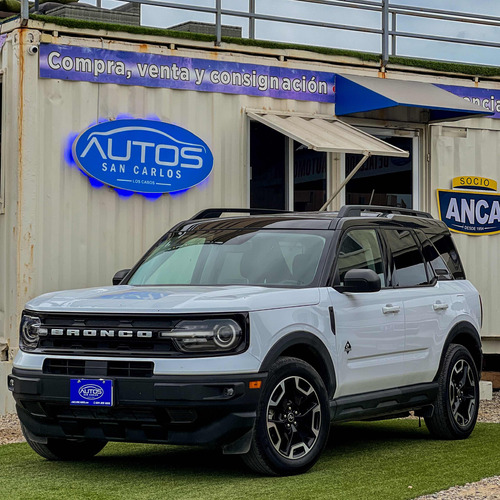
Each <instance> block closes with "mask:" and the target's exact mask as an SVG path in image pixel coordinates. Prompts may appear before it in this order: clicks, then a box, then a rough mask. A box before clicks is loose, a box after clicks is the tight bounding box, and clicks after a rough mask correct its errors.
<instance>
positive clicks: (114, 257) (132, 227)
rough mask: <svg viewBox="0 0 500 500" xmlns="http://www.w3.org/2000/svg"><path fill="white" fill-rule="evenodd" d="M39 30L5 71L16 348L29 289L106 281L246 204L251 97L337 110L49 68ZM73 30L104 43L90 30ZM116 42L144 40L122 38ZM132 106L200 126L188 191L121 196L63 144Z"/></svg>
mask: <svg viewBox="0 0 500 500" xmlns="http://www.w3.org/2000/svg"><path fill="white" fill-rule="evenodd" d="M31 35H33V39H31V41H30V42H29V43H32V42H33V41H35V42H36V41H37V39H38V37H39V34H38V33H37V32H34V31H31V32H29V31H28V30H25V31H24V33H23V35H22V36H21V37H20V41H21V44H22V45H21V46H19V45H17V46H16V47H14V48H12V47H9V48H8V49H7V50H8V51H10V52H8V53H9V54H10V55H9V57H10V59H9V61H8V63H7V65H8V69H7V73H6V74H8V75H11V77H12V81H11V82H10V83H9V91H8V99H7V101H8V102H9V103H10V104H9V106H10V107H9V109H10V113H11V114H13V118H12V120H11V121H10V122H9V125H12V127H10V126H9V134H7V136H4V141H5V142H7V143H8V144H16V145H17V144H18V137H19V135H21V140H20V142H19V145H20V147H19V157H18V148H17V147H9V151H10V152H9V157H8V161H6V165H7V168H8V172H7V178H8V180H7V183H8V184H7V185H8V191H9V197H8V199H7V200H6V201H7V202H6V213H5V215H0V240H1V241H0V248H1V250H2V254H3V255H5V256H6V257H7V258H5V259H4V258H2V260H1V262H0V266H2V267H1V269H2V271H3V272H2V280H0V321H1V322H0V328H2V332H1V333H0V335H3V338H4V339H5V341H8V342H9V343H10V345H11V347H12V348H13V351H15V350H16V347H17V336H18V322H19V316H20V313H21V311H22V309H23V307H24V304H25V303H26V302H27V301H28V300H29V299H31V298H33V297H35V296H37V295H40V294H42V293H46V292H50V291H55V290H63V289H72V288H82V287H90V286H100V285H109V284H110V283H111V278H112V276H113V275H114V273H115V272H116V271H118V270H120V269H123V268H129V267H131V266H132V265H133V264H134V263H135V262H136V261H137V260H138V259H139V257H140V256H141V255H142V254H144V252H145V251H146V250H147V249H148V248H149V247H150V246H151V245H152V244H153V243H154V242H155V241H156V240H157V239H158V238H159V237H160V236H161V235H162V234H164V233H165V232H166V231H167V230H168V229H169V228H170V227H172V226H173V225H174V224H175V223H177V222H179V221H181V220H183V219H186V218H189V217H190V216H191V215H193V214H195V213H197V212H198V211H200V210H201V209H203V208H207V207H211V206H216V207H245V206H248V203H249V185H248V179H249V165H248V118H247V116H246V113H245V112H244V109H245V108H246V107H251V108H266V107H267V108H272V109H276V110H283V111H300V112H303V113H322V114H325V113H329V114H331V115H333V105H330V104H319V103H313V102H298V103H297V102H294V101H286V100H274V99H269V98H256V97H250V96H238V95H228V94H212V93H206V92H204V93H202V92H193V91H182V90H169V89H156V88H144V87H138V86H121V85H112V84H94V83H87V82H68V81H61V80H52V79H40V78H39V77H38V58H37V57H33V56H30V55H28V54H27V47H28V43H27V39H26V37H28V36H31ZM72 41H73V42H76V43H78V44H79V45H82V46H85V45H94V46H95V44H96V40H92V39H80V40H75V39H73V40H72ZM99 43H101V42H99ZM112 48H114V49H117V50H123V49H128V50H130V49H131V48H134V50H137V51H139V49H140V47H139V46H136V47H131V46H130V45H129V44H125V43H119V42H113V43H112ZM141 49H142V50H144V46H142V47H141ZM5 51H6V49H4V53H6V52H5ZM20 54H22V57H19V55H20ZM4 63H5V57H4ZM21 69H22V76H23V78H22V80H19V78H20V75H21ZM18 106H19V107H18ZM125 115H127V116H128V117H130V116H131V117H134V118H150V117H156V118H158V119H160V120H162V121H165V122H169V123H173V124H176V125H178V126H180V127H183V128H186V129H188V130H189V131H191V132H193V133H194V134H196V135H197V136H199V137H200V138H201V139H202V140H203V141H205V142H206V143H207V144H208V146H209V147H210V149H211V150H212V153H213V156H214V168H213V172H212V174H211V175H210V177H209V178H208V180H207V181H205V182H203V183H202V184H200V185H199V186H197V187H194V188H192V189H190V190H189V191H187V192H185V193H184V194H182V195H178V196H170V195H168V194H166V195H163V196H161V197H160V198H159V199H157V200H155V201H152V200H150V199H146V198H145V197H143V196H141V195H137V194H135V195H133V196H131V197H129V198H122V197H120V196H119V195H118V194H117V193H116V191H115V190H113V189H112V188H109V187H106V186H105V187H101V188H100V189H95V188H93V187H92V186H91V185H90V183H89V180H88V179H87V178H86V177H85V176H84V175H83V174H82V173H81V172H80V171H79V170H78V169H77V168H76V167H75V166H71V165H69V164H68V162H67V160H66V155H65V151H66V150H67V148H68V147H69V146H70V145H71V141H72V139H74V137H75V136H76V135H77V134H79V133H81V132H82V131H84V130H85V129H86V128H88V127H89V126H90V125H92V124H94V123H96V122H97V121H98V120H100V119H104V120H108V119H116V118H120V117H121V116H123V117H125ZM14 117H15V118H14ZM16 120H19V122H20V126H19V127H20V128H19V133H17V132H16V131H17V127H16V126H15V125H14V124H16V123H17V122H16ZM18 191H19V193H20V200H19V204H18V203H17V199H16V193H17V192H18ZM6 366H7V364H5V363H4V364H3V369H4V371H5V370H7V371H9V369H10V368H9V367H10V363H9V367H7V368H8V369H7V368H5V367H6ZM0 380H1V379H0ZM5 401H8V402H9V404H10V403H11V398H10V396H9V395H8V393H7V391H6V388H5V386H4V385H3V384H2V386H1V387H0V413H2V412H3V411H5Z"/></svg>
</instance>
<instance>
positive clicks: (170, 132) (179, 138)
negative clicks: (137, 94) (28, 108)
mask: <svg viewBox="0 0 500 500" xmlns="http://www.w3.org/2000/svg"><path fill="white" fill-rule="evenodd" d="M73 158H74V160H75V161H76V162H77V164H78V165H79V166H80V168H81V169H82V170H83V171H84V172H85V173H87V174H88V175H89V176H91V177H93V178H94V179H97V180H98V181H100V182H103V183H104V184H107V185H108V186H112V187H115V188H118V189H124V190H127V191H133V192H136V193H171V192H175V191H181V190H184V189H189V188H190V187H193V186H195V185H196V184H199V183H200V182H201V181H203V180H204V179H206V178H207V177H208V175H209V174H210V172H211V171H212V166H213V156H212V152H211V151H210V149H209V147H208V146H207V145H206V144H205V143H204V142H203V141H202V140H201V139H200V138H199V137H197V136H196V135H194V134H193V133H191V132H189V130H186V129H184V128H181V127H178V126H176V125H172V124H170V123H164V122H160V121H154V120H114V121H109V122H103V123H99V124H97V125H94V126H93V127H90V128H88V129H87V130H85V131H84V132H83V133H82V134H80V135H79V136H78V138H77V139H76V140H75V142H74V143H73Z"/></svg>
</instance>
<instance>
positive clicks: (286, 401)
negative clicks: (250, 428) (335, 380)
mask: <svg viewBox="0 0 500 500" xmlns="http://www.w3.org/2000/svg"><path fill="white" fill-rule="evenodd" d="M329 429H330V412H329V402H328V395H327V393H326V389H325V385H324V383H323V381H322V379H321V377H320V376H319V375H318V373H317V372H316V370H314V368H313V367H312V366H310V365H309V364H307V363H305V362H304V361H302V360H300V359H297V358H289V357H283V358H279V359H278V361H276V363H275V364H274V365H273V366H272V367H271V369H270V371H269V375H268V378H267V381H266V385H265V387H264V390H263V393H262V397H261V400H260V402H259V407H258V409H257V421H256V424H255V429H254V433H253V439H252V445H251V448H250V451H249V452H248V453H247V454H246V455H243V460H244V461H245V463H246V464H247V465H248V466H249V467H251V468H252V469H253V470H255V471H257V472H259V473H261V474H267V475H290V474H300V473H302V472H305V471H307V470H308V469H310V468H311V467H312V466H313V465H314V464H315V463H316V461H317V460H318V458H319V456H320V454H321V452H322V451H323V448H324V447H325V444H326V441H327V439H328V432H329Z"/></svg>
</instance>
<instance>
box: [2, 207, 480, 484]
mask: <svg viewBox="0 0 500 500" xmlns="http://www.w3.org/2000/svg"><path fill="white" fill-rule="evenodd" d="M227 211H228V210H227V209H212V210H207V211H204V212H202V213H200V214H198V215H197V216H195V217H193V218H192V219H190V220H187V221H185V222H182V223H180V224H178V225H177V226H175V227H174V228H173V229H172V230H171V231H169V232H168V233H167V234H166V235H165V236H163V237H162V238H161V239H160V240H159V241H158V242H157V243H156V244H155V245H154V246H153V247H152V248H151V250H150V251H149V252H148V253H147V254H146V255H145V257H144V258H143V259H142V260H141V261H140V262H139V263H138V264H137V265H136V266H135V267H134V268H133V269H132V270H124V271H121V272H118V273H117V274H116V275H115V278H114V279H113V282H114V285H115V286H110V287H100V288H92V289H85V290H71V291H64V292H56V293H50V294H46V295H42V296H41V297H38V298H36V299H34V300H32V301H31V302H29V303H28V304H27V305H26V308H25V311H24V314H23V317H22V321H21V328H20V351H19V353H18V355H17V357H16V359H15V361H14V369H13V373H12V375H11V376H10V377H9V381H8V383H9V387H10V389H11V390H12V391H13V394H14V397H15V399H16V402H17V411H18V415H19V418H20V420H21V422H22V425H23V430H24V433H25V436H26V439H27V441H28V443H29V444H30V445H31V447H32V448H33V449H34V450H35V451H36V452H38V453H39V454H40V455H42V456H43V457H45V458H48V459H53V460H55V459H85V458H90V457H91V456H93V455H95V454H96V453H98V452H99V451H100V450H101V449H102V448H103V447H104V445H105V444H106V442H107V441H134V442H148V443H173V444H190V445H192V444H199V445H210V446H216V447H220V448H222V450H223V451H224V453H231V454H241V455H242V456H243V459H244V460H245V462H246V463H247V464H248V465H249V466H250V467H252V468H253V469H254V470H256V471H259V472H262V473H265V474H297V473H300V472H304V471H306V470H307V469H309V468H310V467H311V466H312V465H313V464H314V463H315V462H316V460H317V459H318V458H319V456H320V454H321V451H322V450H323V448H324V446H325V443H326V441H327V438H328V432H329V428H330V422H331V421H347V420H363V419H375V418H387V417H388V416H389V417H400V416H404V415H407V414H408V412H409V411H410V410H413V411H414V412H415V414H416V415H419V416H422V417H424V418H425V422H426V424H427V427H428V428H429V430H430V432H431V433H432V434H433V435H434V436H436V437H438V438H444V439H461V438H466V437H467V436H468V435H469V434H470V433H471V432H472V429H473V428H474V425H475V422H476V418H477V411H478V405H479V390H478V384H479V372H480V369H481V363H482V351H481V342H480V336H479V329H480V326H481V315H482V312H481V304H480V297H479V295H478V292H477V291H476V289H475V288H474V286H473V285H472V284H471V283H470V282H469V281H467V280H466V279H465V274H464V271H463V268H462V265H461V262H460V258H459V256H458V253H457V251H456V248H455V246H454V244H453V241H452V239H451V236H450V233H449V231H448V229H447V228H446V226H445V225H444V224H443V223H442V222H440V221H437V220H434V219H433V218H432V217H431V216H430V215H429V214H426V213H423V212H417V211H414V210H404V209H397V208H395V209H391V208H387V207H366V206H362V207H361V206H346V207H343V208H342V209H341V210H340V211H339V212H319V213H274V214H270V213H266V211H265V210H261V211H258V210H240V211H245V212H251V213H252V214H253V215H250V216H248V215H246V216H243V215H241V214H240V215H238V216H232V217H227V218H218V216H219V215H221V214H222V212H227ZM234 212H238V210H235V211H234ZM267 212H269V211H267Z"/></svg>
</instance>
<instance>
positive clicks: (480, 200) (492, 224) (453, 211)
mask: <svg viewBox="0 0 500 500" xmlns="http://www.w3.org/2000/svg"><path fill="white" fill-rule="evenodd" d="M437 196H438V209H439V218H440V219H441V220H442V221H443V222H444V223H445V224H446V225H447V226H448V227H449V228H450V230H451V231H455V232H456V233H464V234H473V235H482V234H483V235H484V234H496V233H500V194H498V193H494V194H493V193H491V194H489V193H472V192H470V191H458V190H446V189H438V190H437Z"/></svg>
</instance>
